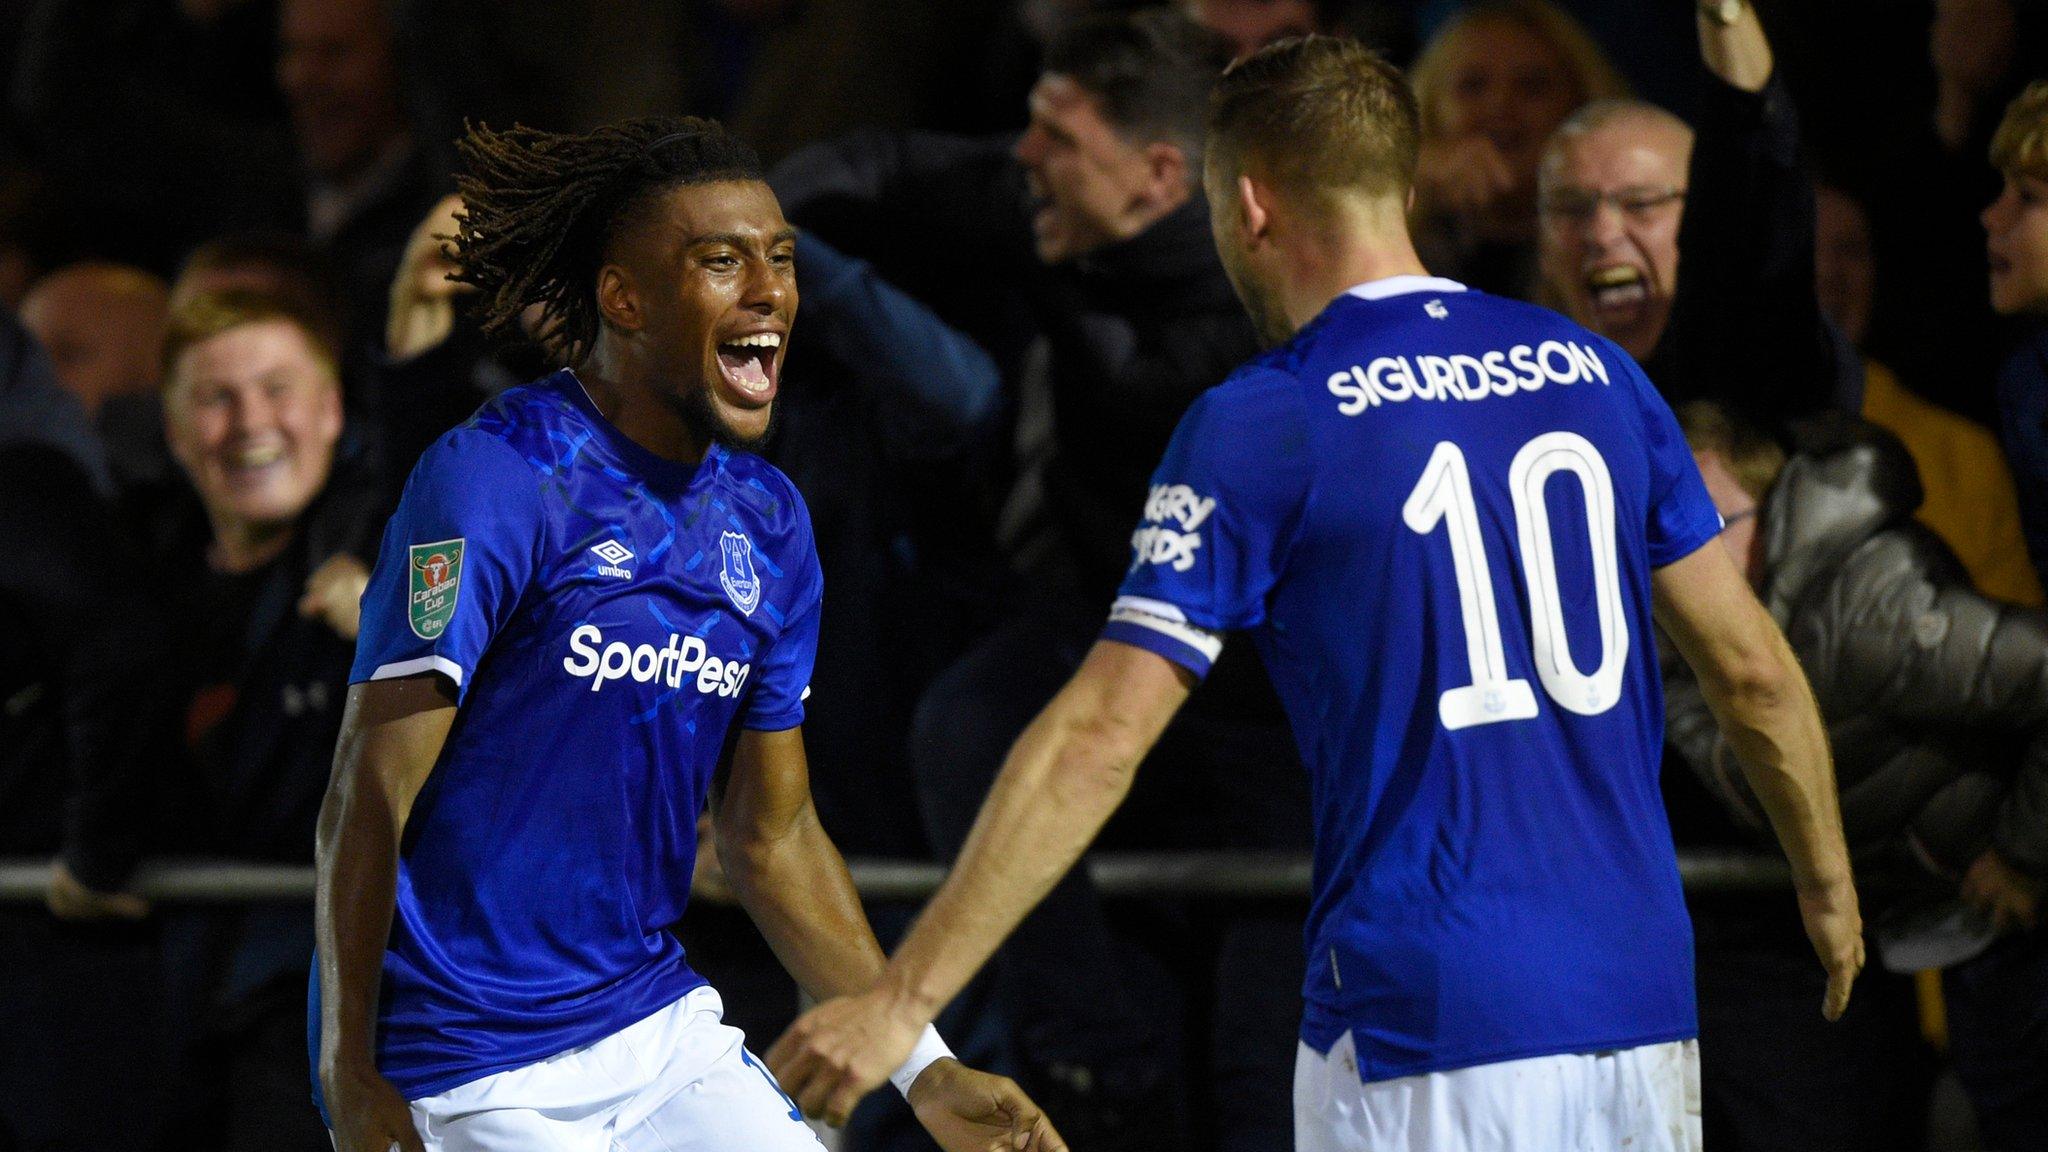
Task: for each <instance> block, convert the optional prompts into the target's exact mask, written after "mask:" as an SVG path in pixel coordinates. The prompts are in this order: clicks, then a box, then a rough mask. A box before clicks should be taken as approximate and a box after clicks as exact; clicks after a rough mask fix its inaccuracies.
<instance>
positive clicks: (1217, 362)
mask: <svg viewBox="0 0 2048 1152" xmlns="http://www.w3.org/2000/svg"><path fill="white" fill-rule="evenodd" d="M1010 145H1011V139H1010V138H1008V137H1005V138H1000V139H986V138H984V139H968V138H962V137H956V136H942V135H936V134H930V133H901V132H866V133H856V134H854V135H851V136H848V137H845V138H843V139H840V140H837V141H833V142H830V143H828V144H821V145H817V146H814V147H812V148H807V149H804V150H802V151H800V152H798V153H796V154H795V155H793V156H791V157H790V158H789V159H788V160H787V161H785V162H784V163H783V164H781V165H780V166H778V167H777V169H776V171H775V173H774V174H773V175H772V176H771V182H772V183H773V184H774V185H775V190H776V194H777V195H778V196H779V197H780V198H781V200H782V204H783V208H784V210H785V211H786V212H787V213H788V214H789V216H790V218H791V219H792V220H794V221H796V222H797V223H798V224H799V225H801V226H803V227H804V228H806V229H813V230H816V231H819V232H821V233H823V234H824V235H825V236H826V238H827V239H829V240H831V241H832V242H833V243H834V244H837V245H839V246H840V247H842V248H845V249H846V250H848V251H849V252H851V253H853V254H855V255H858V256H862V257H864V258H867V259H869V260H872V261H873V263H874V264H875V266H876V267H877V269H878V270H879V271H880V273H881V274H882V275H884V276H886V277H887V278H888V280H889V281H890V282H891V283H893V284H895V285H896V286H898V287H900V288H902V289H903V290H904V291H905V292H908V293H909V294H910V295H911V296H913V297H916V298H918V299H920V300H922V301H924V302H926V303H927V304H928V305H929V306H930V307H931V309H932V311H933V312H934V313H936V314H937V315H938V316H939V318H940V319H943V320H944V321H946V322H947V323H948V324H950V325H952V326H953V327H954V328H957V329H959V330H960V331H962V332H964V333H966V334H967V335H968V336H970V337H972V338H973V339H974V340H975V341H976V342H978V343H980V344H981V345H982V347H984V348H985V349H987V350H988V352H989V353H990V355H991V356H992V357H993V358H994V359H995V361H996V363H997V364H998V365H999V366H1000V367H1001V368H1002V369H1003V372H1004V375H1005V378H1006V379H1007V380H1008V382H1009V384H1010V395H1009V397H1008V401H1009V403H1010V404H1011V405H1012V406H1013V408H1014V407H1018V406H1022V405H1023V404H1024V403H1025V402H1026V400H1027V399H1028V398H1027V397H1025V396H1023V395H1022V393H1023V391H1024V389H1023V387H1022V382H1023V381H1024V380H1026V379H1029V378H1031V377H1033V376H1034V375H1036V372H1035V371H1034V370H1033V369H1032V368H1031V367H1030V366H1029V365H1028V364H1027V353H1026V350H1027V349H1028V348H1030V347H1032V346H1033V345H1034V344H1036V345H1037V346H1039V347H1042V348H1044V349H1045V351H1046V353H1047V355H1046V357H1045V360H1044V363H1043V367H1042V374H1043V375H1042V378H1043V380H1044V382H1045V384H1046V386H1047V387H1046V393H1047V396H1046V399H1047V400H1048V401H1049V404H1050V409H1051V411H1050V417H1051V433H1050V437H1049V440H1050V444H1049V446H1048V449H1049V450H1048V451H1047V452H1046V454H1045V455H1044V456H1043V458H1042V459H1039V460H1038V461H1036V465H1035V466H1036V468H1037V475H1038V479H1039V481H1040V482H1041V488H1040V491H1039V497H1040V498H1039V503H1038V507H1037V509H1036V515H1035V516H1033V517H1030V518H1020V517H1018V516H1017V511H1018V510H1019V508H1020V507H1023V506H1024V505H1025V504H1026V503H1027V502H1025V501H1019V500H1015V499H1013V500H1012V501H1011V504H1010V507H1009V508H1008V509H1007V510H1006V516H1007V517H1008V518H1009V520H1010V523H1009V524H1008V525H1007V526H1006V533H1005V534H1006V536H1007V537H1008V541H1007V542H1008V543H1010V544H1012V546H1013V548H1014V550H1015V553H1016V555H1017V556H1018V557H1019V563H1020V566H1021V567H1022V568H1023V569H1024V574H1025V576H1026V578H1027V580H1028V581H1029V583H1030V586H1031V593H1032V594H1033V595H1035V596H1038V597H1040V598H1042V600H1043V601H1045V602H1048V604H1049V606H1051V607H1054V608H1055V609H1056V610H1058V611H1059V612H1061V613H1076V612H1078V613H1080V614H1081V615H1082V616H1083V617H1086V618H1096V619H1099V616H1096V614H1097V613H1101V612H1106V611H1107V609H1108V606H1109V602H1110V599H1111V598H1112V597H1113V595H1114V594H1115V591H1116V588H1117V585H1118V584H1120V583H1121V582H1122V579H1123V576H1124V573H1125V572H1126V571H1127V570H1128V569H1129V567H1130V557H1131V533H1132V531H1133V530H1134V529H1135V528H1136V527H1137V522H1138V514H1139V511H1140V509H1141V508H1142V506H1143V504H1144V500H1145V492H1146V488H1147V486H1148V485H1149V483H1150V479H1151V475H1152V471H1153V469H1154V468H1156V467H1157V466H1158V464H1159V461H1160V458H1161V457H1162V456H1163V455H1164V454H1165V451H1166V444H1167V441H1168V439H1169V438H1170V437H1171V436H1172V435H1173V429H1174V427H1175V426H1176V425H1177V424H1178V423H1179V422H1180V418H1181V415H1182V414H1183V413H1184V412H1186V410H1187V407H1188V405H1189V404H1191V403H1193V402H1194V399H1195V398H1196V397H1197V396H1199V395H1201V394H1202V393H1203V392H1204V391H1206V390H1207V389H1209V388H1212V387H1214V386H1215V385H1217V384H1220V383H1222V382H1223V379H1224V378H1225V377H1226V376H1228V375H1229V374H1230V373H1231V372H1232V371H1233V370H1234V369H1236V368H1237V366H1238V365H1239V364H1241V363H1243V362H1244V361H1245V360H1247V359H1249V358H1250V357H1251V356H1252V355H1254V354H1255V353H1256V352H1257V351H1258V340H1257V337H1256V335H1255V333H1254V332H1253V330H1252V326H1251V321H1250V320H1249V319H1248V318H1247V317H1246V316H1245V313H1244V309H1243V306H1242V305H1241V304H1240V303H1239V302H1238V300H1237V297H1236V294H1235V293H1234V292H1233V291H1232V289H1231V287H1230V282H1229V280H1228V279H1227V278H1226V277H1225V276H1224V273H1223V266H1222V263H1221V261H1219V260H1218V258H1217V256H1216V249H1215V245H1214V242H1213V241H1212V240H1211V239H1210V236H1209V219H1208V205H1207V203H1206V202H1205V201H1204V199H1203V198H1202V197H1201V196H1200V195H1199V194H1196V195H1194V196H1193V197H1191V198H1190V199H1189V201H1188V202H1187V203H1185V204H1183V205H1182V206H1181V207H1179V208H1178V209H1176V210H1174V211H1173V212H1172V213H1170V214H1169V215H1167V216H1166V217H1165V218H1163V219H1161V220H1159V221H1158V222H1156V223H1154V224H1153V225H1152V227H1150V228H1148V229H1146V230H1145V231H1144V232H1143V233H1141V234H1139V235H1138V236H1136V237H1134V238H1132V239H1130V240H1128V241H1125V242H1123V243H1120V244H1114V245H1110V246H1108V247H1106V248H1103V249H1100V250H1098V251H1096V252H1093V253H1090V254H1089V255H1087V256H1085V257H1082V258H1080V259H1077V260H1074V261H1071V262H1069V263H1066V264H1063V265H1060V266H1057V267H1049V266H1047V265H1046V264H1044V263H1043V262H1041V261H1040V260H1039V259H1038V257H1037V254H1036V253H1035V252H1034V251H1033V248H1032V232H1031V219H1030V204H1031V201H1030V198H1029V196H1028V195H1027V191H1026V187H1025V179H1024V171H1023V169H1022V167H1021V166H1020V165H1019V164H1018V163H1017V162H1016V161H1015V160H1014V159H1013V158H1012V157H1011V155H1010ZM1231 652H1237V653H1241V654H1240V655H1229V654H1226V656H1225V657H1224V660H1223V662H1222V663H1220V664H1219V665H1218V668H1217V671H1216V672H1215V673H1214V674H1213V675H1212V676H1211V678H1210V681H1209V683H1208V684H1207V685H1206V686H1205V688H1204V690H1203V692H1202V693H1201V694H1199V695H1198V696H1197V698H1196V700H1197V703H1196V704H1194V705H1191V706H1192V707H1196V708H1198V709H1202V710H1216V709H1223V710H1230V711H1236V710H1247V711H1249V712H1251V713H1254V714H1256V715H1259V716H1260V717H1262V718H1271V719H1274V720H1276V721H1277V718H1278V708H1277V703H1276V702H1275V701H1274V700H1273V697H1272V690H1271V688H1270V686H1269V685H1268V684H1267V683H1266V682H1265V678H1264V674H1263V670H1262V669H1260V668H1258V667H1257V661H1256V660H1254V659H1251V658H1250V656H1249V652H1250V646H1249V645H1238V646H1235V647H1233V648H1226V653H1231Z"/></svg>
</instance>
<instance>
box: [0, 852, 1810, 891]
mask: <svg viewBox="0 0 2048 1152" xmlns="http://www.w3.org/2000/svg"><path fill="white" fill-rule="evenodd" d="M1086 864H1087V867H1088V871H1089V874H1090V875H1091V876H1093V877H1094V880H1095V884H1096V887H1098V888H1099V889H1101V891H1102V892H1103V893H1105V894H1107V895H1111V896H1217V897H1225V898H1235V899H1260V898H1276V897H1278V898H1286V897H1305V896H1307V895H1308V886H1309V860H1308V857H1307V856H1305V855H1300V854H1296V853H1267V852H1104V853H1100V854H1097V855H1093V856H1090V857H1088V858H1087V860H1086ZM847 867H848V868H849V869H851V871H852V872H853V883H854V887H855V888H857V889H859V890H860V893H861V895H863V896H866V897H868V898H870V899H877V900H922V899H924V898H925V897H928V896H930V895H931V894H932V893H933V892H935V891H937V890H938V886H939V883H940V882H941V881H942V880H944V879H945V876H946V872H945V869H944V868H942V867H941V866H939V865H937V864H932V863H927V862H923V861H916V860H870V859H855V860H849V861H847ZM1678 872H1679V875H1680V877H1681V878H1683V879H1684V881H1685V885H1686V887H1687V888H1689V889H1692V890H1694V891H1700V892H1728V891H1760V890H1769V889H1779V888H1784V887H1786V886H1787V885H1789V884H1790V883H1791V875H1792V874H1791V870H1790V869H1789V868H1788V867H1787V865H1786V864H1785V861H1784V860H1783V859H1782V858H1780V857H1776V856H1766V855H1763V854H1761V853H1756V852H1681V853H1680V854H1679V857H1678ZM49 880H50V864H49V861H47V860H18V859H17V860H0V903H4V902H9V901H13V902H20V901H37V900H41V899H42V898H43V891H44V889H45V888H46V887H47V886H48V885H49ZM128 890H129V891H132V892H134V893H136V894H137V895H139V896H142V897H144V898H146V899H150V900H165V901H172V902H178V903H207V904H242V903H251V902H257V901H277V900H310V899H312V898H313V870H312V869H311V868H303V867H293V866H281V865H268V864H238V863H233V862H228V861H212V860H190V861H152V862H150V863H146V864H144V865H143V866H142V867H141V868H139V869H137V871H136V873H135V877H134V879H133V880H132V881H131V882H130V883H129V885H128Z"/></svg>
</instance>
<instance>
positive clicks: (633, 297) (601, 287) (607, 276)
mask: <svg viewBox="0 0 2048 1152" xmlns="http://www.w3.org/2000/svg"><path fill="white" fill-rule="evenodd" d="M597 311H598V314H599V315H601V316H602V317H603V318H604V321H605V323H607V324H610V325H611V326H612V327H614V328H618V329H621V330H623V331H626V332H638V331H639V330H640V329H641V327H642V326H643V324H644V322H645V317H644V315H643V314H642V312H641V307H640V287H639V285H638V284H636V283H635V282H634V280H633V274H632V273H631V272H629V271H627V270H626V268H625V267H624V266H623V265H619V264H606V265H605V266H604V267H602V268H599V269H598V270H597Z"/></svg>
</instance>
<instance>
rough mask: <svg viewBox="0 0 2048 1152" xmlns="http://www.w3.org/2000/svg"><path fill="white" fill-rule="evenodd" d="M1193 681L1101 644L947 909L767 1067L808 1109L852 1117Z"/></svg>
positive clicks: (1084, 840) (1013, 758) (1031, 737)
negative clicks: (855, 1105)
mask: <svg viewBox="0 0 2048 1152" xmlns="http://www.w3.org/2000/svg"><path fill="white" fill-rule="evenodd" d="M1190 687H1191V682H1190V678H1189V676H1188V674H1187V673H1185V672H1183V671H1181V670H1180V669H1179V668H1178V667H1176V666H1174V665H1173V664H1172V663H1170V662H1168V661H1167V660H1166V659H1164V658H1162V657H1160V656H1157V655H1154V654H1153V653H1151V652H1148V651H1146V650H1144V649H1142V648H1137V647H1133V646H1131V645H1128V644H1120V643H1117V642H1115V641H1107V640H1106V641H1102V642H1100V643H1097V644H1096V645H1095V648H1094V649H1093V650H1092V651H1091V652H1089V654H1088V658H1087V659H1086V660H1085V661H1083V662H1082V664H1081V668H1080V670H1079V671H1078V672H1076V673H1075V674H1074V678H1073V679H1072V680H1070V681H1069V682H1068V683H1067V686H1066V687H1065V688H1062V689H1061V690H1060V693H1059V695H1057V696H1055V697H1054V698H1053V700H1052V703H1050V704H1048V705H1046V707H1045V710H1044V711H1043V712H1041V713H1040V714H1039V716H1038V718H1037V719H1036V720H1034V721H1032V722H1031V726H1030V727H1029V728H1027V729H1025V730H1024V734H1023V735H1022V736H1020V737H1019V738H1018V740H1017V743H1016V746H1015V747H1013V748H1011V749H1010V755H1009V759H1008V760H1007V761H1006V762H1005V763H1004V764H1003V770H1002V774H1001V775H1000V776H998V777H997V778H996V783H995V787H994V788H993V789H991V790H990V792H989V796H988V799H987V800H986V801H985V802H984V803H983V804H982V809H981V815H980V816H979V817H978V818H977V819H976V820H975V823H974V830H973V832H972V833H970V834H969V836H968V838H967V844H966V846H965V847H964V848H963V849H962V850H961V853H960V859H959V862H958V863H957V864H955V866H954V868H953V872H952V875H951V876H949V877H948V878H947V880H946V883H945V885H944V887H942V888H941V889H940V890H939V893H938V895H936V896H934V897H933V898H932V902H931V904H930V905H928V906H927V907H926V908H925V910H924V913H923V915H922V916H920V917H919V918H918V922H917V924H916V926H915V927H913V928H912V929H911V932H910V935H909V936H908V937H907V938H906V939H905V940H904V942H903V945H902V947H901V948H899V949H898V950H897V952H896V955H895V957H894V958H893V959H891V960H890V962H889V964H888V966H887V968H886V969H885V970H884V971H883V973H882V976H881V979H880V980H879V981H877V982H875V983H874V986H873V987H872V988H869V989H868V990H867V991H864V992H862V993H860V994H859V995H857V996H850V997H847V998H845V999H842V1000H835V1001H830V1002H827V1003H825V1004H821V1005H819V1006H818V1007H817V1008H815V1009H813V1010H812V1011H810V1012H808V1013H806V1014H805V1015H804V1016H803V1017H802V1018H801V1019H799V1020H798V1021H797V1022H796V1023H795V1024H794V1025H791V1027H790V1030H789V1031H788V1032H787V1033H785V1034H784V1035H783V1037H782V1039H780V1040H778V1041H777V1042H776V1044H775V1047H773V1048H771V1049H769V1052H768V1064H769V1067H770V1068H771V1069H773V1070H774V1072H775V1074H776V1076H777V1077H779V1078H780V1079H781V1081H782V1084H783V1087H784V1088H785V1089H787V1090H788V1091H789V1092H790V1093H791V1094H792V1095H794V1096H795V1097H796V1098H797V1100H798V1101H799V1103H804V1104H806V1106H807V1110H808V1108H809V1107H819V1108H822V1109H823V1111H824V1112H825V1113H826V1114H827V1115H844V1114H845V1113H846V1111H847V1110H848V1109H850V1108H851V1107H852V1106H853V1102H854V1101H856V1100H858V1099H860V1097H861V1096H862V1095H864V1094H865V1093H867V1091H868V1090H869V1089H871V1088H873V1087H874V1086H875V1085H877V1084H879V1083H881V1081H882V1079H883V1078H884V1077H885V1076H887V1075H888V1074H889V1070H890V1069H891V1068H893V1067H895V1066H896V1064H897V1062H899V1061H901V1060H902V1059H903V1058H904V1056H905V1055H906V1054H908V1053H909V1051H910V1048H911V1045H912V1043H913V1042H914V1041H915V1039H916V1037H917V1034H918V1031H919V1030H920V1029H922V1028H923V1027H924V1026H925V1025H926V1024H927V1023H929V1022H930V1021H931V1019H932V1018H933V1017H934V1016H936V1015H937V1014H938V1012H939V1009H941V1008H943V1007H944V1006H945V1005H946V1004H947V1002H949V1001H951V1000H952V999H953V997H954V996H955V995H956V994H958V992H959V991H960V989H961V988H962V987H963V986H964V985H965V984H966V983H967V981H968V979H969V978H970V977H972V976H973V975H974V973H975V972H976V971H977V970H978V969H980V967H981V966H982V965H983V964H985V963H987V961H988V958H989V956H990V955H992V954H993V953H994V952H995V950H996V946H997V945H999V944H1001V943H1002V941H1003V938H1004V937H1006V936H1008V935H1009V934H1010V932H1011V931H1012V930H1013V929H1014V928H1016V926H1017V923H1018V921H1020V920H1022V919H1023V918H1024V914H1025V913H1026V912H1028V911H1030V910H1031V908H1032V907H1033V906H1034V905H1036V904H1037V903H1038V901H1040V900H1042V899H1044V898H1045V894H1046V893H1047V892H1049V891H1051V890H1052V886H1053V885H1054V884H1055V883H1057V882H1058V881H1059V878H1060V877H1061V876H1064V875H1065V874H1066V872H1067V870H1068V869H1069V868H1072V867H1073V866H1074V862H1075V861H1076V860H1079V859H1080V857H1081V852H1082V850H1083V849H1085V848H1087V846H1088V844H1089V842H1090V841H1092V840H1094V839H1095V834H1096V833H1097V832H1098V831H1100V830H1101V828H1102V825H1103V823H1104V821H1106V820H1108V819H1109V816H1110V813H1112V812H1114V811H1115V810H1116V807H1117V805H1118V804H1120V803H1122V802H1123V798H1124V796H1125V795H1126V794H1127V793H1128V792H1129V791H1130V787H1131V778H1132V775H1133V774H1134V773H1135V772H1136V771H1137V767H1138V762H1139V761H1140V760H1142V759H1143V758H1144V756H1145V753H1146V752H1147V751H1149V750H1150V749H1151V747H1152V745H1153V743H1154V742H1155V741H1157V740H1158V739H1159V734H1160V732H1161V731H1163V730H1164V729H1165V728H1166V724H1167V721H1169V720H1171V719H1172V718H1173V714H1174V713H1175V712H1176V711H1178V710H1179V709H1180V706H1181V704H1182V702H1184V701H1185V700H1186V699H1187V696H1188V691H1189V688H1190Z"/></svg>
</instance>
